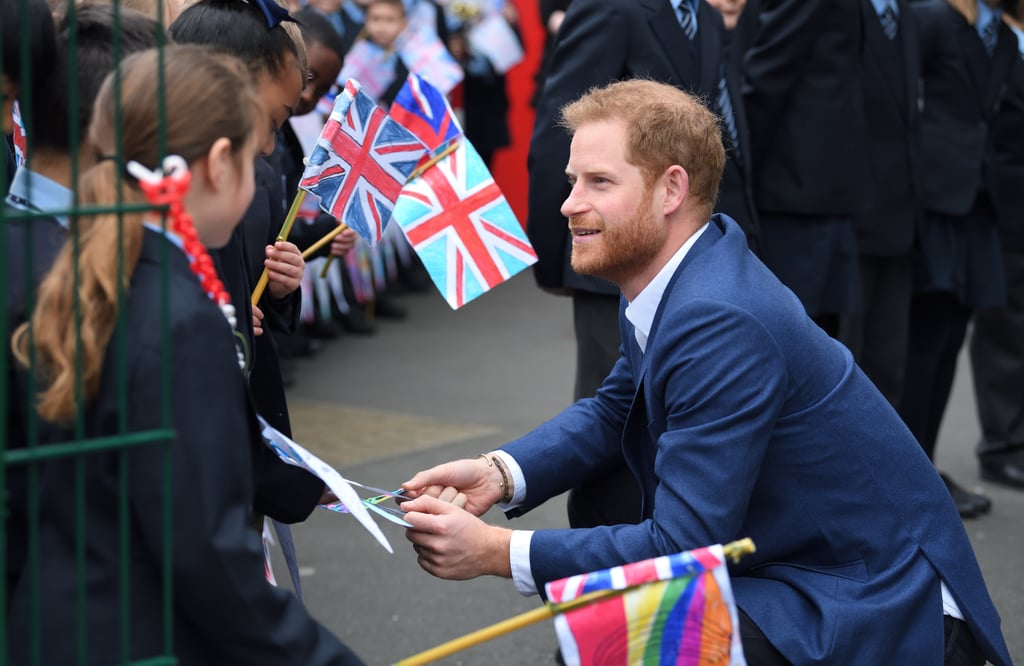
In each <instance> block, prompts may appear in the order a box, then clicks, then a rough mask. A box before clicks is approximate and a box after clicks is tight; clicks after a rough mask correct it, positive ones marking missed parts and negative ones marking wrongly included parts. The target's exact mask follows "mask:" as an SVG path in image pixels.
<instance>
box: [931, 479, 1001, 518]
mask: <svg viewBox="0 0 1024 666" xmlns="http://www.w3.org/2000/svg"><path fill="white" fill-rule="evenodd" d="M939 476H941V477H942V481H943V483H945V484H946V489H947V490H948V491H949V495H950V497H952V498H953V503H954V504H956V510H957V512H958V513H959V514H960V517H961V518H977V517H978V516H980V515H981V514H983V513H988V512H989V511H991V510H992V500H990V499H989V498H988V497H985V496H984V495H982V494H980V493H972V492H971V491H969V490H967V489H966V488H964V487H963V486H961V485H960V484H958V483H957V482H956V481H954V480H953V479H951V478H950V477H948V476H946V475H945V474H944V473H942V472H939Z"/></svg>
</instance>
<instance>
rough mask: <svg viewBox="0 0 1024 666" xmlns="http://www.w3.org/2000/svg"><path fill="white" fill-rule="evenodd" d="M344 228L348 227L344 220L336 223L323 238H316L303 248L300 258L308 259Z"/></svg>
mask: <svg viewBox="0 0 1024 666" xmlns="http://www.w3.org/2000/svg"><path fill="white" fill-rule="evenodd" d="M346 229H348V225H347V224H345V223H344V222H341V223H340V224H338V226H337V227H335V228H334V229H331V230H330V232H328V233H327V234H326V235H325V236H324V237H323V238H321V239H320V240H318V241H317V242H315V243H313V244H312V245H310V246H309V247H307V248H306V249H305V250H303V251H302V258H303V259H309V258H310V257H311V256H313V254H314V253H315V252H316V251H317V250H319V249H320V248H322V247H323V246H324V245H327V244H328V243H330V242H331V241H332V240H334V237H335V236H337V235H338V234H340V233H341V232H342V231H345V230H346Z"/></svg>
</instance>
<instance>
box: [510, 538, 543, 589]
mask: <svg viewBox="0 0 1024 666" xmlns="http://www.w3.org/2000/svg"><path fill="white" fill-rule="evenodd" d="M531 539H533V530H513V531H512V539H511V540H510V542H509V548H508V550H509V563H510V564H511V566H512V581H513V582H514V583H515V584H516V589H517V590H519V594H521V595H523V596H524V597H528V596H530V595H533V594H537V586H536V585H535V584H534V582H533V572H531V571H530V540H531Z"/></svg>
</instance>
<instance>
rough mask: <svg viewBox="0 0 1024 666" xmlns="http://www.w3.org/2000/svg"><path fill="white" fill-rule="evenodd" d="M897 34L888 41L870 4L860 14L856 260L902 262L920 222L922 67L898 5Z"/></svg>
mask: <svg viewBox="0 0 1024 666" xmlns="http://www.w3.org/2000/svg"><path fill="white" fill-rule="evenodd" d="M897 4H898V7H899V21H898V24H897V25H898V30H899V32H898V35H897V37H896V38H895V39H889V38H888V37H886V36H885V33H884V32H883V31H882V23H881V21H880V20H879V18H878V14H877V13H876V11H875V6H874V4H872V3H871V1H870V0H863V1H862V3H861V10H862V11H863V13H864V53H863V59H864V66H863V84H864V114H865V119H866V122H867V127H868V133H867V137H866V139H867V142H866V144H865V145H866V148H867V156H868V164H869V168H868V171H867V172H866V173H865V174H863V177H862V178H860V179H859V182H858V185H859V187H861V188H862V190H863V192H864V197H865V199H866V200H867V201H868V205H867V206H866V207H865V208H864V210H862V211H861V212H860V213H859V214H858V215H857V217H856V219H855V220H854V228H855V229H856V231H857V245H858V250H859V252H860V254H861V255H868V256H888V257H900V256H902V257H906V256H909V255H910V253H911V251H912V250H913V246H914V236H915V231H916V228H917V223H918V221H919V220H920V217H921V211H920V204H919V203H918V197H917V185H916V182H915V180H914V178H915V173H916V170H917V165H916V162H915V160H916V159H917V125H918V119H919V117H920V105H921V104H922V103H923V99H922V97H921V64H920V60H919V57H918V45H917V23H916V21H915V20H914V15H913V12H912V11H911V9H910V6H909V5H910V3H909V2H908V1H907V0H898V3H897Z"/></svg>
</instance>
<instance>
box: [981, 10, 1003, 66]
mask: <svg viewBox="0 0 1024 666" xmlns="http://www.w3.org/2000/svg"><path fill="white" fill-rule="evenodd" d="M981 41H982V43H983V44H984V45H985V51H986V52H987V53H988V56H989V57H990V58H991V57H992V54H993V53H995V52H996V42H998V41H999V18H998V17H996V16H993V17H992V18H991V20H989V22H988V23H987V24H986V25H985V27H984V28H982V30H981Z"/></svg>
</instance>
